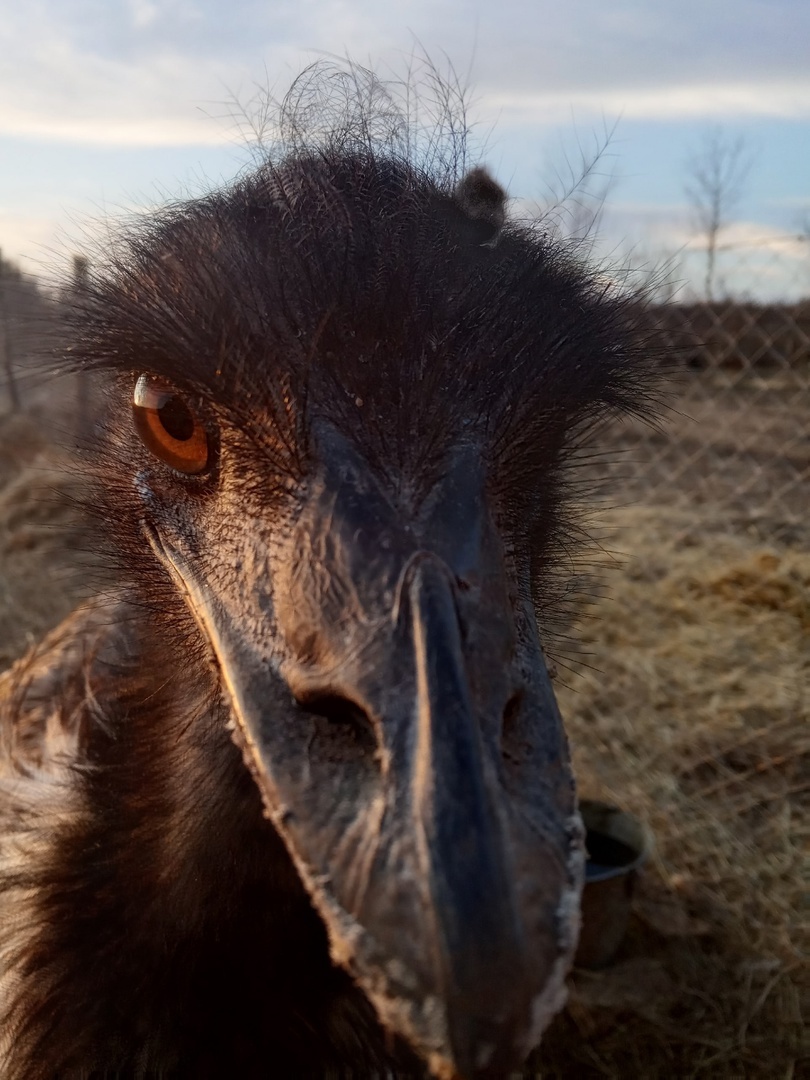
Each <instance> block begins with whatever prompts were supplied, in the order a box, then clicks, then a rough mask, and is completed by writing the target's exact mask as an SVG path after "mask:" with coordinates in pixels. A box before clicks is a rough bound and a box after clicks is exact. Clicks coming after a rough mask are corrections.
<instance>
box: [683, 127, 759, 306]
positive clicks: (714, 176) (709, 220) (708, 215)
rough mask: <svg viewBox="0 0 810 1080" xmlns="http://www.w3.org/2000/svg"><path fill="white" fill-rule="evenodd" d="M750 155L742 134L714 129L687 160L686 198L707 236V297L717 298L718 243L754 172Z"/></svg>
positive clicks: (710, 298) (700, 229)
mask: <svg viewBox="0 0 810 1080" xmlns="http://www.w3.org/2000/svg"><path fill="white" fill-rule="evenodd" d="M751 165H752V159H751V154H750V152H749V150H748V147H747V145H746V142H745V139H744V138H743V136H742V135H737V136H732V135H730V134H728V133H727V132H726V131H724V130H723V128H721V127H716V128H713V129H712V130H711V131H709V132H708V133H707V134H706V136H705V137H704V139H703V143H702V145H701V146H700V147H699V148H698V150H697V151H696V152H695V153H694V154H693V155H692V156H691V157H690V158H689V160H688V161H687V165H686V168H687V181H686V183H685V185H684V191H685V193H686V197H687V198H688V199H689V202H690V204H691V206H692V212H693V221H694V224H695V228H696V230H697V231H698V232H699V233H700V234H701V235H702V236H704V237H705V239H706V276H705V278H704V292H705V295H706V299H707V300H709V301H711V300H713V299H714V288H715V273H716V268H717V242H718V237H719V236H720V233H721V231H722V230H723V229H724V228H725V227H726V226H727V225H728V224H729V223H730V221H731V216H732V214H733V213H734V211H735V210H736V208H737V206H738V204H739V201H740V198H741V196H742V192H743V188H744V186H745V181H746V180H747V178H748V174H749V172H750V171H751Z"/></svg>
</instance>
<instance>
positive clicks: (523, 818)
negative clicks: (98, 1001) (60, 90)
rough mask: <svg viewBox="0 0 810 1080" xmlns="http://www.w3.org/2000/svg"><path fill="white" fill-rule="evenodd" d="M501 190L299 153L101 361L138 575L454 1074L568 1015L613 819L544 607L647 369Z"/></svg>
mask: <svg viewBox="0 0 810 1080" xmlns="http://www.w3.org/2000/svg"><path fill="white" fill-rule="evenodd" d="M503 210H504V196H503V193H502V192H501V191H500V189H499V188H497V185H495V184H494V182H493V181H492V180H491V179H490V178H489V177H488V176H487V175H486V174H485V173H483V172H482V171H474V172H473V173H472V174H470V175H468V177H467V178H466V179H465V180H462V181H461V183H460V184H458V185H456V186H455V187H452V186H451V185H449V184H446V183H443V182H442V181H441V180H439V179H436V178H432V177H431V176H430V175H428V174H426V173H424V172H422V171H420V170H419V169H418V168H416V167H414V166H413V165H410V164H408V163H406V162H403V161H401V160H397V159H396V158H394V157H393V156H386V155H384V154H381V155H378V156H375V155H373V154H370V153H342V152H340V151H339V150H335V151H334V152H328V151H322V152H320V153H318V154H314V153H313V154H299V155H297V156H292V157H289V158H287V159H285V160H282V161H281V162H280V163H277V164H275V165H266V166H264V167H262V168H261V169H259V170H258V171H257V172H255V173H254V174H253V175H251V176H249V177H248V178H247V179H244V180H243V181H241V182H240V183H238V184H236V185H235V186H234V187H233V188H231V189H229V190H227V191H224V192H222V193H218V194H213V195H210V196H208V197H206V198H204V199H202V200H199V201H196V202H192V203H189V204H185V205H182V206H179V207H177V208H175V209H173V210H170V211H167V212H165V213H163V214H162V215H159V216H158V217H157V218H156V219H155V220H154V221H153V222H152V223H151V224H150V225H149V226H148V228H147V229H146V231H141V232H139V233H136V234H135V235H134V236H131V237H130V238H129V239H128V240H127V241H126V244H125V247H124V249H123V251H121V252H119V254H118V256H117V257H116V259H115V260H114V261H113V262H112V264H111V265H110V266H109V267H107V269H106V271H105V272H104V273H103V274H102V275H100V277H99V279H98V280H97V281H95V282H94V283H93V284H92V285H91V287H90V289H89V291H88V294H87V296H86V298H85V300H84V302H83V304H82V305H81V308H80V312H79V320H78V329H77V333H78V339H77V344H76V345H75V347H74V354H75V357H76V363H77V364H78V365H80V366H84V367H88V366H89V367H94V368H98V369H105V370H107V371H110V372H112V374H113V378H112V380H111V388H110V401H109V408H108V419H107V428H108V434H109V438H108V441H107V443H106V446H105V449H104V451H103V453H102V455H101V459H100V468H101V469H102V476H103V479H104V483H103V485H102V487H101V488H100V497H101V498H102V500H103V506H104V511H103V512H104V513H105V514H106V516H107V518H108V524H109V527H110V529H111V531H112V534H113V537H114V539H115V540H116V542H117V544H118V547H119V549H120V551H121V558H122V563H123V565H124V566H125V568H126V569H127V570H128V572H129V575H130V579H131V581H132V587H133V589H134V590H136V592H137V593H138V594H139V596H140V599H141V602H142V603H143V605H145V607H147V608H148V610H149V611H150V612H151V617H152V618H153V619H154V620H155V621H157V622H158V623H159V624H160V625H164V626H165V627H166V628H167V631H168V630H171V632H172V633H175V634H176V633H178V627H181V628H184V630H185V631H186V632H187V635H188V641H189V643H190V645H189V647H190V648H191V649H195V650H197V652H198V653H201V654H203V655H204V656H205V657H206V658H207V660H208V662H209V663H210V665H212V667H213V670H214V671H215V678H216V680H217V682H218V685H219V687H220V691H221V694H222V697H223V699H224V701H225V702H226V704H227V707H228V712H229V715H230V718H231V721H230V722H231V728H232V736H233V739H234V740H235V741H236V743H237V744H238V746H239V747H240V748H241V751H242V753H243V756H244V761H245V764H246V766H247V768H248V769H249V770H250V772H251V774H252V776H253V778H254V780H255V784H256V786H257V788H258V789H259V791H260V793H261V798H262V800H263V803H264V807H265V812H266V816H267V818H268V819H269V823H268V825H267V828H268V829H271V828H273V829H275V830H277V832H278V834H279V835H280V836H281V838H282V839H283V841H284V844H285V845H286V848H287V850H288V852H289V855H290V857H291V859H292V861H293V863H294V865H295V867H296V868H297V871H298V873H299V875H300V878H301V880H302V882H303V883H304V886H305V888H306V890H307V892H308V894H309V897H310V899H311V902H312V904H313V906H314V908H315V909H316V911H317V912H318V913H319V915H320V917H321V919H322V920H323V923H324V924H325V927H326V930H327V933H328V939H329V945H330V950H331V956H332V959H333V961H334V962H335V963H336V964H338V965H340V966H342V967H343V968H344V969H346V970H347V971H348V972H349V973H350V974H351V976H352V977H353V979H354V980H355V982H356V983H357V985H358V986H359V987H360V988H361V989H362V991H363V992H364V993H365V994H366V995H367V997H368V998H369V999H370V1001H371V1002H372V1003H373V1005H374V1006H375V1008H376V1010H377V1013H378V1015H379V1017H380V1019H381V1021H382V1024H383V1025H384V1027H385V1028H386V1029H388V1030H389V1031H391V1032H394V1033H396V1034H398V1035H400V1036H402V1037H404V1038H405V1039H406V1040H407V1041H408V1042H409V1043H410V1044H411V1046H412V1047H414V1048H415V1050H416V1051H417V1052H418V1054H419V1055H420V1056H421V1057H422V1058H423V1059H424V1060H425V1061H426V1062H427V1063H428V1066H429V1068H430V1069H431V1070H432V1071H433V1072H434V1074H435V1075H436V1076H440V1077H452V1076H456V1075H458V1074H460V1075H462V1076H464V1077H474V1076H487V1075H501V1074H503V1073H504V1072H506V1071H508V1070H509V1069H510V1068H512V1067H514V1066H515V1065H516V1064H518V1063H519V1062H520V1061H521V1060H522V1058H523V1057H524V1056H525V1054H526V1053H527V1052H528V1051H529V1049H530V1048H531V1047H532V1046H533V1045H534V1044H536V1042H537V1041H538V1039H539V1036H540V1033H541V1032H542V1030H543V1028H544V1027H545V1025H546V1024H547V1022H548V1021H549V1019H550V1018H551V1016H552V1015H553V1014H554V1012H555V1011H556V1010H557V1009H558V1008H559V1006H560V1004H561V1001H562V996H563V993H564V991H563V980H564V976H565V973H566V971H567V968H568V966H569V964H570V962H571V958H572V951H573V949H574V946H575V942H576V936H577V920H578V916H577V911H578V897H579V890H580V886H581V878H582V865H583V849H582V832H581V827H580V824H579V819H578V815H577V810H576V800H575V794H574V787H573V782H572V776H571V769H570V763H569V753H568V748H567V745H566V739H565V733H564V730H563V725H562V722H561V719H560V715H559V712H558V710H557V707H556V704H555V699H554V694H553V692H552V687H551V684H550V681H549V674H548V670H547V666H546V663H545V660H544V654H543V650H542V648H541V644H540V636H539V633H538V619H539V621H540V624H541V626H542V624H543V620H544V618H545V617H546V615H547V614H548V610H547V609H548V606H549V605H550V603H551V598H550V597H549V596H548V595H547V593H546V592H545V589H546V586H547V584H548V581H549V580H550V569H551V568H553V565H554V564H555V560H556V559H557V558H558V557H559V554H560V552H561V551H562V550H564V549H565V548H566V545H567V542H568V532H567V531H566V530H567V525H566V521H567V518H566V515H565V513H564V509H563V495H564V491H565V483H566V481H565V467H566V463H567V461H568V459H569V457H570V455H571V453H572V449H573V448H575V447H576V445H577V443H578V442H579V441H580V440H581V438H582V434H583V431H584V430H585V429H587V428H589V427H590V426H591V425H592V424H593V423H594V422H595V421H597V420H599V419H600V418H601V417H602V416H603V415H604V414H606V413H609V412H617V411H622V410H626V409H629V408H631V407H633V406H634V402H635V401H636V399H637V393H638V386H639V380H640V368H641V364H640V361H639V359H638V357H637V356H636V355H635V353H634V350H633V347H632V345H631V342H630V334H629V330H628V319H629V316H628V309H627V308H626V306H625V305H624V304H623V303H622V301H621V300H618V299H615V298H613V297H612V296H611V295H609V294H607V293H606V291H605V289H604V286H602V285H600V284H599V283H598V282H597V281H596V280H594V279H593V278H592V277H590V276H589V275H588V274H587V273H586V272H585V271H584V270H583V269H582V268H581V267H580V266H579V265H578V264H576V262H575V261H573V260H572V259H571V258H569V257H567V256H566V255H565V254H564V253H563V252H562V251H561V250H558V249H556V248H555V247H554V245H553V244H552V243H550V242H549V241H548V240H546V239H544V238H543V237H542V236H541V235H539V234H538V233H537V232H535V231H532V230H530V229H524V228H521V227H518V226H514V225H507V226H505V227H504V228H503V229H502V230H501V224H502V221H503ZM499 230H500V232H499ZM222 813H223V814H227V813H228V807H227V806H223V808H222ZM212 872H216V869H215V868H214V869H213V870H212ZM254 962H255V963H256V964H261V957H256V958H255V961H254Z"/></svg>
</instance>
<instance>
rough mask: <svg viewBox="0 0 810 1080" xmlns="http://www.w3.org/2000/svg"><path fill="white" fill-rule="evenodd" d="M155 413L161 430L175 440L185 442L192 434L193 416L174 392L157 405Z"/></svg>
mask: <svg viewBox="0 0 810 1080" xmlns="http://www.w3.org/2000/svg"><path fill="white" fill-rule="evenodd" d="M157 414H158V416H159V417H160V422H161V424H162V425H163V430H164V431H165V432H166V434H167V435H171V437H172V438H173V439H175V440H176V441H177V442H185V441H186V440H187V439H190V438H191V436H192V435H193V434H194V417H193V416H192V415H191V413H190V412H189V410H188V409H187V408H186V406H185V405H184V404H183V402H182V400H181V399H180V398H179V397H176V396H175V395H174V394H172V395H171V396H170V397H167V398H166V400H165V401H164V402H163V404H162V405H159V406H158V410H157Z"/></svg>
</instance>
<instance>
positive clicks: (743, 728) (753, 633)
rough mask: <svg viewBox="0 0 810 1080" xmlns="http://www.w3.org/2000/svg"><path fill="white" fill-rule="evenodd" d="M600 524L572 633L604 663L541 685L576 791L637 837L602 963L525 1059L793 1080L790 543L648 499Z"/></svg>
mask: <svg viewBox="0 0 810 1080" xmlns="http://www.w3.org/2000/svg"><path fill="white" fill-rule="evenodd" d="M613 524H614V525H615V526H616V528H617V534H618V543H617V546H619V547H622V548H623V549H624V550H625V551H626V552H627V553H628V556H629V558H628V562H627V566H626V568H625V571H624V573H623V575H622V576H621V578H620V579H618V580H617V581H616V582H615V591H614V595H613V596H611V597H609V598H606V599H605V600H603V601H600V603H599V604H598V605H597V608H596V610H595V612H594V616H595V617H593V618H591V619H588V620H587V621H584V622H583V624H582V626H581V627H580V633H581V635H582V636H584V637H585V638H586V639H588V640H589V643H590V647H591V650H592V652H593V654H594V657H595V658H596V659H595V663H598V664H599V665H600V666H602V667H603V668H604V669H605V670H604V674H601V673H599V672H597V671H594V670H592V669H591V670H588V669H586V670H585V671H584V672H581V673H580V674H579V675H577V676H567V680H568V682H569V686H568V687H561V688H560V689H559V692H558V693H559V698H560V704H561V707H562V709H563V712H564V715H565V716H566V717H567V722H568V729H569V732H570V735H571V739H572V742H573V747H574V758H575V764H576V770H577V774H578V777H579V783H580V789H581V791H582V793H583V794H584V795H591V796H596V797H599V798H604V799H606V800H607V801H612V802H616V803H618V804H619V805H621V806H622V807H623V808H625V809H627V810H630V811H631V812H633V813H635V814H637V815H639V816H640V817H641V818H642V819H643V820H645V821H646V822H647V823H648V824H649V826H650V827H651V829H652V831H653V834H654V836H655V838H656V849H655V854H654V857H653V860H652V862H651V865H649V866H648V868H647V869H646V871H645V873H644V875H643V878H642V881H641V883H640V888H639V890H638V894H637V896H636V903H635V917H634V922H633V925H632V928H631V932H630V933H629V935H628V938H627V940H626V941H625V943H624V946H623V948H622V952H621V954H620V956H619V960H618V962H617V964H616V965H615V966H614V967H613V968H611V969H610V970H607V971H604V972H600V973H585V972H577V973H575V974H574V976H573V977H572V980H571V1000H570V1002H569V1006H568V1009H567V1010H566V1012H565V1013H564V1014H563V1015H562V1016H561V1017H560V1018H559V1020H558V1021H557V1022H556V1023H555V1025H554V1027H553V1028H552V1030H551V1032H550V1033H549V1036H548V1037H547V1039H546V1041H545V1043H544V1045H543V1050H542V1051H541V1053H540V1055H539V1064H540V1065H541V1066H542V1072H543V1075H544V1076H559V1077H563V1076H564V1077H572V1076H576V1077H616V1078H619V1077H621V1078H625V1077H644V1078H645V1080H646V1078H650V1080H652V1078H655V1077H661V1078H663V1077H672V1076H678V1077H682V1076H683V1077H687V1076H689V1077H691V1076H702V1077H724V1078H729V1080H730V1078H731V1077H763V1078H764V1077H785V1078H787V1077H793V1076H799V1075H800V1071H801V1065H800V1062H801V1060H802V1055H803V1053H804V1054H805V1055H806V1054H807V1052H808V1049H810V1048H809V1047H808V1045H807V1044H806V1043H805V1044H804V1045H802V1039H803V1026H802V1001H801V997H802V992H803V991H804V992H805V993H806V991H807V987H808V980H807V974H808V968H807V956H808V947H809V946H810V924H808V921H807V904H806V900H807V891H808V889H807V886H808V870H810V861H809V860H808V854H807V853H808V840H809V839H810V724H808V717H809V716H810V554H808V553H807V552H798V551H785V550H781V551H780V550H776V549H771V548H766V547H763V546H761V545H760V544H759V543H758V542H756V541H755V540H751V539H746V538H745V537H740V536H734V537H730V536H728V535H723V533H722V530H720V529H718V530H714V529H712V528H711V527H710V525H711V523H710V522H708V521H707V520H706V519H705V517H703V518H701V519H698V518H697V517H696V515H695V514H694V512H693V513H692V514H689V513H688V512H685V511H679V512H678V511H672V510H667V509H666V508H664V507H645V508H637V509H631V510H623V511H614V513H613ZM802 907H804V918H803V917H802V910H801V909H802ZM806 1004H807V1003H806V1001H805V1003H804V1008H805V1011H806ZM804 1061H805V1065H808V1064H810V1061H809V1060H808V1058H807V1057H805V1059H804Z"/></svg>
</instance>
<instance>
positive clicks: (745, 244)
mask: <svg viewBox="0 0 810 1080" xmlns="http://www.w3.org/2000/svg"><path fill="white" fill-rule="evenodd" d="M414 41H418V42H419V44H420V46H421V48H423V49H424V50H425V51H426V52H427V53H428V54H429V55H431V56H433V57H434V58H436V59H437V60H439V62H441V57H442V54H445V55H446V56H447V57H449V59H450V60H451V61H452V63H453V64H454V66H455V68H456V70H457V71H458V72H459V74H460V75H461V76H462V77H463V78H464V79H465V81H467V82H468V83H469V85H470V87H471V97H472V102H473V115H474V118H475V119H476V120H477V122H478V128H477V131H478V132H479V133H480V134H481V136H482V138H483V139H484V141H485V144H486V151H485V154H484V158H485V160H486V161H487V163H488V164H489V165H490V167H491V168H492V169H493V171H494V172H495V174H496V175H497V176H498V178H499V179H500V180H501V181H502V182H504V183H505V184H506V185H507V187H508V188H509V191H510V194H511V195H512V196H514V197H515V198H516V199H517V200H519V201H518V202H517V203H516V206H517V207H518V208H524V207H525V206H526V205H527V204H528V203H530V202H531V201H532V200H539V201H540V202H543V201H544V200H545V199H546V198H547V197H548V186H549V178H550V177H551V176H553V173H554V170H555V168H556V170H557V171H558V172H562V173H563V174H564V173H565V170H566V159H569V160H571V161H572V162H573V163H575V162H576V160H577V158H578V155H579V146H580V145H581V146H583V147H584V148H585V149H586V152H587V150H588V148H589V147H591V146H593V145H594V142H595V141H596V142H598V141H599V140H600V138H601V133H602V132H603V131H604V130H605V129H606V128H607V129H613V127H614V125H616V126H615V131H614V134H613V137H612V140H611V143H610V146H609V148H608V151H607V153H606V154H605V156H604V158H603V159H602V161H601V162H600V170H601V171H602V172H605V173H610V174H611V175H612V176H613V181H612V184H611V186H610V190H609V192H608V196H607V203H606V211H605V216H604V220H603V225H602V250H603V251H605V252H613V253H620V252H622V251H623V250H624V249H625V248H626V247H629V248H632V250H633V251H634V252H635V256H634V257H635V258H637V259H639V260H641V261H642V262H653V261H657V260H659V259H660V258H662V257H675V264H676V271H675V273H676V276H678V275H680V278H679V279H682V280H685V281H687V282H688V280H689V279H690V277H691V278H694V279H695V280H697V278H698V277H699V263H700V253H699V252H697V251H694V250H692V249H694V248H696V247H697V246H698V242H697V241H696V239H695V237H694V230H693V229H692V228H691V226H690V221H689V212H688V204H687V201H686V197H685V195H684V181H685V179H686V162H687V160H688V159H689V157H690V155H692V154H694V153H695V151H696V150H697V148H698V147H699V146H700V145H701V140H703V139H704V138H705V137H706V134H707V132H709V131H711V130H714V129H715V128H716V126H717V125H721V126H722V129H723V131H724V132H725V133H726V134H727V135H728V136H729V137H736V136H738V135H741V136H743V137H744V139H745V147H746V152H747V154H748V156H749V157H750V159H751V168H750V172H749V174H748V178H747V181H746V184H745V186H744V189H743V191H742V194H741V198H740V200H739V203H738V206H737V208H736V214H735V217H736V220H735V223H734V224H733V225H732V226H730V227H729V229H728V230H727V232H726V234H725V237H724V238H723V239H724V241H725V242H726V243H727V244H729V245H732V246H733V247H734V251H735V253H736V254H735V256H734V258H735V260H737V256H738V255H739V259H738V262H739V266H740V268H741V269H739V271H738V270H737V269H729V270H728V273H729V274H730V275H731V278H732V279H733V280H731V281H730V285H733V286H734V287H736V288H739V289H743V290H744V289H745V288H747V287H748V286H747V285H746V284H745V282H744V281H743V269H747V271H751V270H752V269H753V272H754V275H755V278H756V280H757V283H758V287H759V288H760V291H761V286H762V282H763V281H764V280H766V279H767V277H768V275H769V274H770V276H771V277H772V279H773V282H774V283H773V285H772V291H773V293H774V294H778V293H782V294H784V295H800V294H802V293H804V294H805V295H806V294H807V293H808V292H810V251H808V250H807V249H808V247H810V245H808V244H807V243H805V244H801V243H799V242H797V241H792V240H791V239H790V237H791V236H795V235H796V234H798V233H799V231H800V228H801V224H802V223H803V222H807V227H808V228H810V4H808V3H807V2H806V0H770V2H762V0H759V2H754V0H736V2H735V3H731V2H730V0H714V2H713V0H702V2H701V0H679V2H678V3H677V4H674V3H672V0H668V2H666V3H662V2H659V0H647V2H643V0H611V2H609V3H606V2H604V0H568V2H567V3H566V4H561V3H560V2H559V0H553V2H549V0H501V2H500V3H497V4H493V3H489V4H483V3H480V2H470V0H454V2H452V3H451V2H449V0H406V2H403V3H397V4H393V3H392V4H388V5H386V4H382V3H380V0H354V2H347V0H264V2H258V0H230V2H228V3H225V2H223V0H27V2H26V3H25V4H17V5H15V6H14V7H12V6H11V4H6V5H4V11H3V17H2V22H1V23H0V55H1V56H2V57H3V63H2V65H1V66H0V248H2V250H3V252H4V254H6V255H7V256H9V257H11V258H14V259H16V260H18V261H21V263H22V265H23V267H24V268H25V269H26V270H29V271H33V272H40V273H44V272H47V271H48V269H49V268H50V267H52V266H54V265H56V264H57V263H58V261H59V259H60V257H63V256H64V253H66V252H70V251H71V250H74V249H76V248H77V247H80V246H82V245H83V243H84V239H83V237H85V236H87V235H88V234H90V235H92V234H94V233H95V232H96V231H97V230H98V228H99V227H100V223H101V222H103V221H104V220H105V219H108V218H109V217H115V216H116V215H117V214H118V213H120V212H121V211H122V210H130V209H132V208H141V207H148V206H150V205H154V204H155V203H158V202H160V201H161V200H163V199H164V198H166V197H170V196H177V195H181V194H183V193H184V192H189V191H190V192H196V191H200V190H202V189H204V188H205V187H206V186H210V185H211V184H216V183H219V182H222V181H225V180H228V179H230V178H231V177H233V176H234V175H235V174H236V173H237V172H238V171H239V170H240V169H241V168H243V167H244V165H245V162H246V152H245V148H244V146H243V145H241V143H240V137H239V133H238V130H237V128H236V127H235V125H234V122H233V121H232V120H231V119H230V118H229V116H228V112H229V108H228V105H227V102H228V100H229V98H230V97H231V96H232V95H235V96H237V97H239V98H240V99H241V100H245V99H248V98H249V97H250V96H251V93H252V92H253V88H254V87H255V85H256V84H257V83H258V84H267V83H269V85H270V86H271V87H273V88H275V89H276V91H279V92H282V91H283V90H284V88H285V86H286V85H287V84H288V83H289V81H290V80H291V79H292V77H293V76H294V75H295V74H296V73H297V72H298V71H299V70H300V69H301V68H302V67H303V66H304V65H306V64H307V63H311V62H312V61H313V60H314V59H316V58H317V57H318V56H319V55H321V54H323V53H332V54H335V53H337V54H342V55H345V54H348V55H350V56H351V57H352V58H353V59H354V60H357V61H359V62H361V63H369V64H370V65H371V66H373V67H375V68H376V69H378V70H379V71H380V72H382V73H383V74H385V73H386V72H388V71H395V72H401V71H402V70H403V68H404V66H405V65H406V63H407V59H408V56H409V55H410V54H411V52H412V51H413V49H414ZM600 182H601V181H597V186H598V184H599V183H600Z"/></svg>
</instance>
